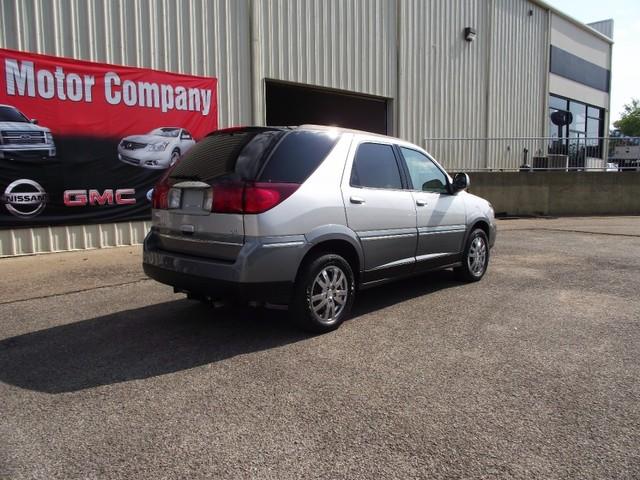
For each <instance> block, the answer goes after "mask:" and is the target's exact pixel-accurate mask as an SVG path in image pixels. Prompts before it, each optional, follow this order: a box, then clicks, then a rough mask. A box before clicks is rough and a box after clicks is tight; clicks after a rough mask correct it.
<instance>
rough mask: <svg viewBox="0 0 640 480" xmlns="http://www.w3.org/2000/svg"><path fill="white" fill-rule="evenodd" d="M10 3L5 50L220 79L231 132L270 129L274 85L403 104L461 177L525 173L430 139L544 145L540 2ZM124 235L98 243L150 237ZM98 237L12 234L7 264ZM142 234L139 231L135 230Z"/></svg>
mask: <svg viewBox="0 0 640 480" xmlns="http://www.w3.org/2000/svg"><path fill="white" fill-rule="evenodd" d="M0 5H1V10H0V12H1V15H0V47H5V48H13V49H17V50H26V51H33V52H38V53H47V54H52V55H58V56H68V57H74V58H79V59H84V60H91V61H101V62H109V63H116V64H125V65H133V66H140V67H149V68H156V69H159V70H167V71H174V72H179V73H191V74H196V75H208V76H216V77H217V78H218V80H219V91H218V99H219V112H220V113H219V124H220V126H222V127H224V126H229V125H236V124H249V123H257V124H260V123H264V118H265V111H264V105H265V101H264V81H265V79H274V80H280V81H288V82H296V83H302V84H310V85H316V86H322V87H328V88H335V89H342V90H349V91H352V92H360V93H365V94H369V95H377V96H381V97H386V98H390V99H392V101H391V103H390V105H391V107H392V108H393V119H392V125H393V130H394V133H395V134H396V135H398V136H400V137H402V138H405V139H407V140H410V141H413V142H414V143H417V144H419V145H423V146H426V147H427V149H430V150H432V151H433V153H434V154H435V155H436V157H439V158H441V159H443V163H444V164H445V166H446V167H448V168H450V169H457V168H459V167H462V166H465V167H473V168H483V167H487V166H489V167H499V166H501V165H502V164H503V163H504V164H505V166H506V163H507V162H508V164H509V165H508V166H513V164H512V163H513V161H514V159H512V158H510V157H509V155H506V156H505V154H504V152H493V153H494V154H495V155H498V157H497V158H498V159H499V160H498V161H496V162H493V163H491V164H489V163H488V161H487V158H488V157H487V154H488V153H490V152H488V151H487V147H486V145H484V144H483V143H482V142H477V143H478V145H479V147H477V148H474V149H472V150H471V151H469V149H462V148H457V147H455V146H453V145H455V143H451V142H449V143H446V142H440V143H439V144H438V145H439V146H436V145H435V144H432V145H430V144H429V143H428V142H425V139H426V138H435V137H439V138H442V137H467V138H469V137H472V138H483V137H487V136H489V137H492V136H494V137H495V136H499V137H505V136H543V135H544V125H545V121H544V118H545V101H546V94H545V89H546V72H547V70H546V56H545V55H546V51H547V49H548V44H547V42H548V35H547V26H548V20H547V16H548V12H547V11H546V10H545V9H543V8H541V7H539V6H537V5H535V4H534V3H532V2H529V1H527V0H180V1H177V0H176V1H174V0H128V1H124V0H120V1H117V0H0ZM530 11H531V12H532V14H531V15H530V14H529V12H530ZM465 27H473V28H475V29H476V31H477V38H476V39H475V41H474V42H466V41H465V40H464V38H463V31H464V28H465ZM120 225H121V227H118V228H119V229H120V230H118V231H119V232H120V234H117V235H111V234H108V233H106V234H105V235H102V234H100V235H99V237H100V238H103V237H104V239H105V241H106V244H111V243H113V242H115V244H117V243H118V242H120V243H122V241H123V239H128V238H132V239H134V240H136V241H137V239H139V238H140V236H141V234H142V233H144V229H145V228H146V225H145V224H144V223H142V222H132V224H131V225H129V224H120ZM122 225H123V226H122ZM86 228H89V230H91V231H93V230H92V228H93V227H86ZM86 228H85V227H54V228H51V229H38V231H40V230H41V231H42V232H41V233H34V232H36V230H33V231H32V230H23V231H21V230H15V231H0V255H7V254H16V253H30V252H37V251H46V250H55V249H67V248H84V247H83V245H99V244H100V243H102V244H105V242H103V241H102V240H101V242H94V241H93V240H91V238H89V239H88V241H80V240H78V239H81V237H82V236H83V235H89V236H91V235H93V234H88V233H86V232H87V231H88V230H87V229H86ZM109 228H110V227H105V229H106V230H105V231H110V230H109ZM130 228H134V229H136V231H138V230H139V232H138V233H140V234H138V233H136V234H132V235H128V234H126V232H127V231H129V229H130ZM121 230H122V231H121ZM34 235H35V237H34ZM93 236H95V235H93ZM36 237H37V238H40V237H42V238H44V240H43V241H40V240H37V238H36ZM111 238H113V242H111V240H110V239H111ZM34 239H35V240H34Z"/></svg>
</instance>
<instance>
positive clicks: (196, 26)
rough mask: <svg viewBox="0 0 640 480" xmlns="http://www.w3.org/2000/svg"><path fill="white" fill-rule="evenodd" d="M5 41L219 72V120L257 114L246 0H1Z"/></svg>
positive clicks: (67, 53) (0, 36) (0, 38)
mask: <svg viewBox="0 0 640 480" xmlns="http://www.w3.org/2000/svg"><path fill="white" fill-rule="evenodd" d="M0 3H1V9H0V12H1V15H0V47H2V48H12V49H15V50H25V51H30V52H35V53H45V54H49V55H57V56H64V57H72V58H77V59H81V60H90V61H94V62H106V63H114V64H120V65H130V66H134V67H145V68H155V69H158V70H165V71H169V72H177V73H188V74H193V75H204V76H214V77H217V78H218V81H219V87H218V103H219V123H220V125H221V126H228V125H237V124H241V123H247V122H249V121H250V120H251V73H250V72H251V68H250V62H251V57H250V44H249V42H250V21H249V4H248V0H180V1H170V0H126V1H124V0H121V1H116V0H0Z"/></svg>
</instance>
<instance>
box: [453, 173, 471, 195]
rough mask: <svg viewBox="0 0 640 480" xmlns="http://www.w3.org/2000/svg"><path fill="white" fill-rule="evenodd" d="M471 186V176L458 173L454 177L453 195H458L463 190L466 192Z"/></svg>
mask: <svg viewBox="0 0 640 480" xmlns="http://www.w3.org/2000/svg"><path fill="white" fill-rule="evenodd" d="M470 185H471V180H470V179H469V175H467V174H466V173H456V175H455V176H454V177H453V184H452V185H451V187H452V190H453V193H458V192H459V191H461V190H466V189H467V188H469V186H470Z"/></svg>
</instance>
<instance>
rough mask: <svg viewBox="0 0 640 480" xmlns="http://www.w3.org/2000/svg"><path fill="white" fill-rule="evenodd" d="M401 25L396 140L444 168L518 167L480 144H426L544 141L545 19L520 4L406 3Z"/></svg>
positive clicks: (508, 155) (507, 0)
mask: <svg viewBox="0 0 640 480" xmlns="http://www.w3.org/2000/svg"><path fill="white" fill-rule="evenodd" d="M530 12H531V14H530ZM400 21H401V24H402V25H403V29H402V30H401V32H400V69H399V71H400V101H399V105H400V111H399V136H401V137H403V138H406V139H408V140H410V141H412V142H414V143H417V144H419V145H422V146H424V147H425V148H427V150H430V151H431V152H432V154H433V155H434V156H436V157H437V158H439V159H441V160H442V162H443V164H444V165H445V167H447V168H451V169H457V168H463V167H464V168H474V169H478V168H486V167H493V168H500V167H517V166H518V165H519V163H517V162H518V160H519V159H514V158H512V153H513V152H497V151H488V150H489V149H491V147H489V146H488V145H487V143H486V142H478V141H474V142H463V141H443V140H438V141H431V140H425V139H435V138H476V139H477V138H487V137H489V138H494V137H534V136H544V128H545V118H546V116H545V113H544V111H545V108H544V105H545V99H546V83H545V82H546V75H547V66H546V52H547V48H548V47H547V29H548V18H547V11H546V10H544V9H542V8H540V7H538V6H536V5H534V4H532V3H530V2H526V1H522V0H449V1H441V0H428V1H424V0H406V1H403V2H401V4H400ZM465 27H471V28H474V29H475V30H476V34H477V36H476V38H475V40H474V41H472V42H467V41H465V40H464V29H465ZM489 158H491V161H489V160H488V159H489ZM514 162H515V163H514Z"/></svg>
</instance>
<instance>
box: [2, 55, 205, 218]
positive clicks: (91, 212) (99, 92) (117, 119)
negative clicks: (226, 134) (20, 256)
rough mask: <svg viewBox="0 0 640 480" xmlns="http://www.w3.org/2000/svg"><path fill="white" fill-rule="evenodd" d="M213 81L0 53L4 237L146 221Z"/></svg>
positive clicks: (199, 119) (201, 124)
mask: <svg viewBox="0 0 640 480" xmlns="http://www.w3.org/2000/svg"><path fill="white" fill-rule="evenodd" d="M217 118H218V108H217V79H215V78H207V77H197V76H192V75H181V74H176V73H169V72H161V71H157V70H151V69H142V68H134V67H128V66H116V65H108V64H102V63H94V62H86V61H79V60H73V59H68V58H59V57H52V56H47V55H37V54H32V53H27V52H18V51H14V50H5V49H0V195H1V196H0V228H9V227H11V228H13V227H16V226H25V227H26V226H37V225H51V224H73V223H93V222H104V221H118V220H133V219H143V218H148V217H149V214H150V203H149V201H148V199H147V193H148V192H149V190H150V189H151V188H152V187H153V185H154V184H155V182H156V181H157V180H158V178H159V177H160V176H161V175H162V173H163V172H164V171H166V169H167V168H169V167H170V166H171V165H173V164H174V163H175V162H176V161H177V160H178V159H179V158H180V155H182V154H184V153H185V152H186V151H187V150H188V149H189V148H191V147H192V146H193V145H194V144H195V142H196V141H197V140H198V139H200V138H202V137H203V136H204V135H206V134H207V133H209V132H211V131H213V130H215V129H216V128H217V126H218V121H217Z"/></svg>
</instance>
